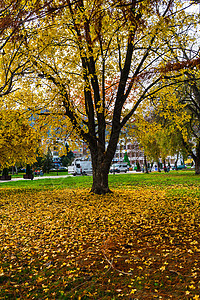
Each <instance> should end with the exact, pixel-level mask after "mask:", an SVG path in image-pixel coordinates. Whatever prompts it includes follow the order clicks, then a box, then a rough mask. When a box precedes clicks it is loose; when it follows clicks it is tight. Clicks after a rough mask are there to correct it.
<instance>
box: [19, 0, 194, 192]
mask: <svg viewBox="0 0 200 300" xmlns="http://www.w3.org/2000/svg"><path fill="white" fill-rule="evenodd" d="M65 4H66V6H65V7H64V8H63V10H62V12H60V14H58V15H57V16H54V18H53V20H52V19H50V18H46V17H44V18H43V19H42V20H40V21H38V22H36V23H35V24H32V26H24V28H23V30H22V31H21V34H22V35H23V36H24V40H25V44H24V49H23V51H24V55H25V57H26V58H27V57H28V59H29V60H30V65H29V66H30V67H31V68H32V70H33V71H34V72H35V75H36V76H35V78H34V79H33V80H32V81H31V86H32V90H33V89H36V87H37V97H35V98H34V101H33V100H31V101H30V96H29V97H28V96H27V97H24V98H23V99H22V97H21V98H20V105H21V107H23V108H28V109H29V110H32V111H36V110H37V113H38V115H40V116H42V117H43V120H44V117H46V120H47V119H48V120H49V118H51V120H52V122H51V126H54V127H62V126H63V124H64V123H65V127H66V126H68V129H69V127H70V129H71V130H72V131H73V134H77V135H78V136H79V138H80V139H82V140H84V141H85V142H86V143H87V144H88V147H89V149H90V152H91V158H92V166H93V186H92V192H95V193H107V192H109V191H110V190H109V186H108V173H109V169H110V165H111V162H112V159H113V157H114V154H115V151H116V147H117V143H118V139H119V135H120V132H121V129H122V128H123V127H124V125H125V124H126V123H127V122H128V121H129V119H130V118H131V117H132V116H133V115H134V113H135V112H136V110H137V109H138V107H139V106H140V104H141V103H142V102H143V101H144V100H145V99H146V98H147V97H148V96H149V95H151V89H152V87H154V86H155V85H156V84H157V83H158V82H159V81H160V80H161V79H162V74H160V72H159V70H160V68H161V66H163V65H164V64H166V63H167V62H168V61H169V60H170V58H171V50H170V49H168V48H167V42H169V41H170V39H171V33H170V31H169V34H167V32H168V29H169V28H170V27H173V28H175V29H174V30H176V28H180V27H181V26H182V25H183V24H188V23H190V22H192V21H193V19H192V17H191V16H187V15H186V14H185V13H184V10H183V9H182V7H181V3H178V4H177V3H173V1H171V0H166V1H156V0H154V1H153V0H152V1H151V0H143V1H137V0H132V1H115V0H111V1H105V0H97V1H89V0H87V1H82V0H77V1H73V0H66V2H65ZM186 35H187V33H185V32H183V34H182V37H180V39H181V38H183V39H186ZM26 80H27V79H26ZM29 80H30V78H29ZM22 84H23V83H22ZM26 86H27V85H26ZM33 86H34V88H33ZM29 88H30V87H29ZM153 93H155V91H153ZM39 96H40V97H39ZM26 99H27V100H26ZM61 125H62V126H61Z"/></svg>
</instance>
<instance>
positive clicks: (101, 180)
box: [91, 166, 111, 195]
mask: <svg viewBox="0 0 200 300" xmlns="http://www.w3.org/2000/svg"><path fill="white" fill-rule="evenodd" d="M91 192H92V193H95V194H99V195H102V194H106V193H111V190H110V189H109V186H108V172H106V171H105V170H104V169H103V168H102V167H101V166H96V168H93V184H92V189H91Z"/></svg>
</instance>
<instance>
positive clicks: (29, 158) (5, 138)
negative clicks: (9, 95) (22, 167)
mask: <svg viewBox="0 0 200 300" xmlns="http://www.w3.org/2000/svg"><path fill="white" fill-rule="evenodd" d="M39 142H40V137H39V135H38V134H37V132H36V131H35V130H34V129H33V128H32V127H31V126H30V124H29V123H28V122H27V120H26V119H25V118H24V117H23V116H22V115H21V114H20V113H19V112H18V111H14V110H13V111H9V110H7V111H5V110H0V165H1V167H2V168H5V167H9V166H13V165H15V163H17V162H18V163H22V164H24V163H25V164H27V163H30V164H32V163H33V162H34V161H35V160H36V149H37V147H38V144H39Z"/></svg>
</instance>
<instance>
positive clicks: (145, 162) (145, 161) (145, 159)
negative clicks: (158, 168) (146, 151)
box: [144, 155, 149, 174]
mask: <svg viewBox="0 0 200 300" xmlns="http://www.w3.org/2000/svg"><path fill="white" fill-rule="evenodd" d="M144 168H145V173H147V174H148V173H149V171H148V166H147V157H146V155H144Z"/></svg>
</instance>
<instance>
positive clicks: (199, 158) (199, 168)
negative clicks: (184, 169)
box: [193, 140, 200, 175]
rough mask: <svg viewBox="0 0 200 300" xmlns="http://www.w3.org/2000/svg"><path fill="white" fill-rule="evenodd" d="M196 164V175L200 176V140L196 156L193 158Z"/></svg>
mask: <svg viewBox="0 0 200 300" xmlns="http://www.w3.org/2000/svg"><path fill="white" fill-rule="evenodd" d="M193 159H194V162H195V174H196V175H200V140H198V141H197V145H196V155H195V156H193Z"/></svg>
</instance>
